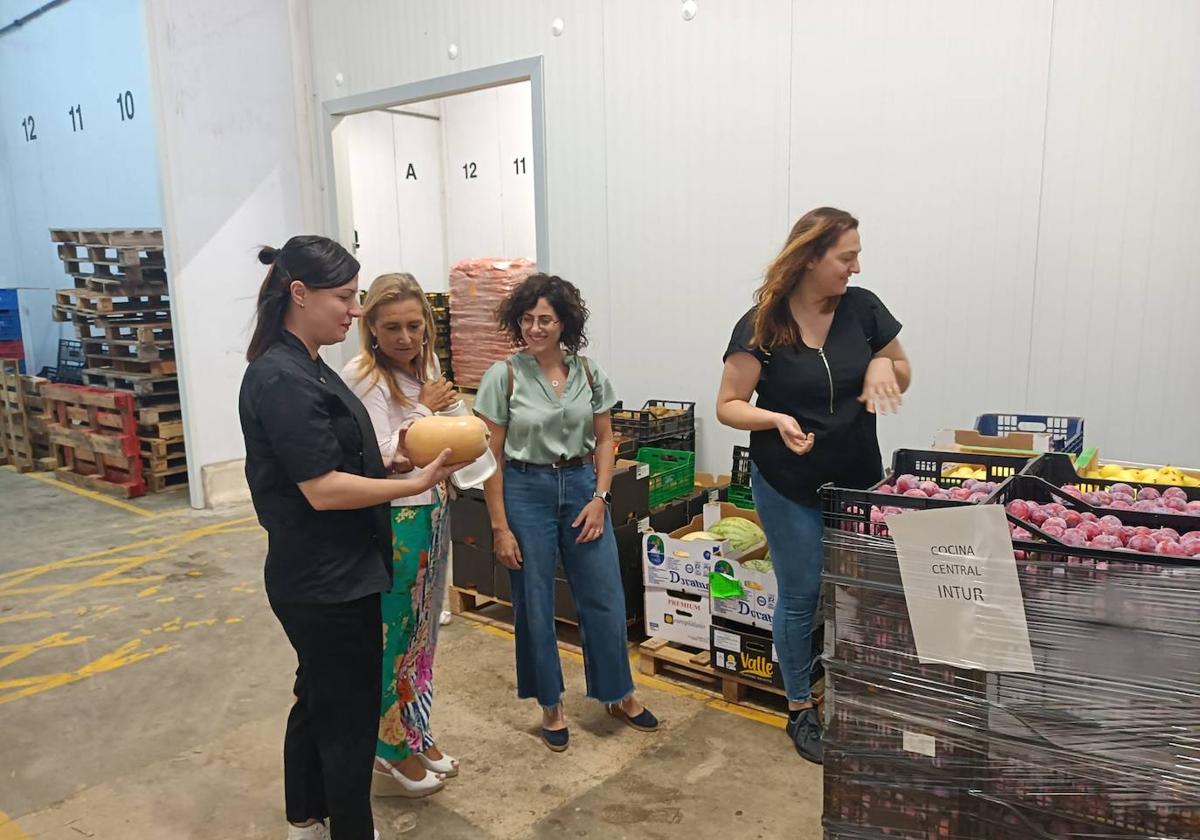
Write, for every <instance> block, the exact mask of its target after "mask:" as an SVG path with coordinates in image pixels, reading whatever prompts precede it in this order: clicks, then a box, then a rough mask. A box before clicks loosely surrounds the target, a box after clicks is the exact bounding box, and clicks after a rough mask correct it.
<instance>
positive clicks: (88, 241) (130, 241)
mask: <svg viewBox="0 0 1200 840" xmlns="http://www.w3.org/2000/svg"><path fill="white" fill-rule="evenodd" d="M50 241H51V242H59V243H75V244H78V245H107V246H110V247H122V248H126V247H129V248H161V247H163V234H162V230H160V229H156V228H51V229H50Z"/></svg>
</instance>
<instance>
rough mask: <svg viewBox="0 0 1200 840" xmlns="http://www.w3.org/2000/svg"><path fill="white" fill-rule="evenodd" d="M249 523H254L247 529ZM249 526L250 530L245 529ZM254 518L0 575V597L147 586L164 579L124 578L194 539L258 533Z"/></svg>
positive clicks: (48, 599)
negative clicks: (82, 574) (51, 577)
mask: <svg viewBox="0 0 1200 840" xmlns="http://www.w3.org/2000/svg"><path fill="white" fill-rule="evenodd" d="M249 523H255V524H254V525H253V526H249ZM248 526H249V527H248ZM258 530H259V528H258V525H257V521H256V519H255V517H253V516H247V517H241V518H239V519H231V520H228V521H225V522H214V523H211V524H209V525H204V526H202V527H200V528H193V529H191V530H188V531H183V532H180V533H178V534H169V535H166V536H162V537H151V538H149V539H144V540H139V541H137V542H133V543H129V544H127V545H123V546H117V547H114V548H108V549H103V550H100V551H93V552H89V553H87V554H81V555H78V556H75V557H68V558H66V559H64V560H54V561H51V562H49V563H42V564H39V565H36V566H30V567H27V568H24V569H15V570H12V571H8V572H4V573H2V574H0V597H4V596H13V595H44V596H45V597H43V598H42V601H41V603H48V602H51V601H55V600H58V599H60V598H70V597H74V596H77V595H78V594H79V593H80V592H82V591H84V590H87V589H93V588H98V587H102V586H117V585H133V584H142V585H145V584H149V583H155V582H158V581H161V580H163V579H165V577H166V576H165V575H143V576H138V577H127V576H123V575H125V574H126V573H127V572H129V571H131V570H132V569H135V568H137V567H139V566H143V565H148V564H151V563H154V562H157V561H159V560H163V559H165V558H167V557H170V556H172V555H173V554H174V553H175V552H177V551H178V550H179V549H181V548H183V547H184V546H186V545H189V544H191V543H193V542H196V541H197V540H201V539H204V538H206V537H211V536H215V535H226V534H238V533H246V532H253V531H258ZM93 566H97V567H105V566H108V567H110V568H109V569H108V570H107V571H104V572H101V573H99V574H97V575H94V576H92V577H89V578H86V579H84V580H79V581H72V582H69V583H59V584H41V585H33V586H27V585H26V584H29V583H30V582H32V581H35V580H36V579H37V578H39V577H42V576H43V575H47V574H49V573H51V572H57V571H61V570H64V569H80V568H91V567H93Z"/></svg>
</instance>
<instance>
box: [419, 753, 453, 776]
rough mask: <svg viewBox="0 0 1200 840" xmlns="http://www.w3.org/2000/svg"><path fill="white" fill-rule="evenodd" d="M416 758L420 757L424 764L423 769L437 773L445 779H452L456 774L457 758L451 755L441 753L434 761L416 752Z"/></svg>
mask: <svg viewBox="0 0 1200 840" xmlns="http://www.w3.org/2000/svg"><path fill="white" fill-rule="evenodd" d="M417 758H419V759H421V763H422V764H423V765H425V769H426V770H429V771H430V772H432V773H439V774H441V775H442V776H444V777H445V778H447V779H452V778H454V777H455V776H457V775H458V759H457V758H455V757H454V756H452V755H446V754H445V753H442V757H441V758H440V759H438V760H437V761H434V760H433V759H432V758H430V757H429V756H427V755H425V754H424V753H417Z"/></svg>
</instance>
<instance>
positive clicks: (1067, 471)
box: [1021, 452, 1200, 515]
mask: <svg viewBox="0 0 1200 840" xmlns="http://www.w3.org/2000/svg"><path fill="white" fill-rule="evenodd" d="M1021 472H1022V475H1033V476H1037V477H1038V478H1041V479H1044V480H1046V481H1048V482H1050V483H1051V484H1053V485H1056V486H1058V487H1061V486H1062V485H1064V484H1074V485H1075V486H1077V487H1078V488H1079V489H1080V490H1081V491H1083V492H1084V493H1092V492H1100V491H1109V490H1111V489H1112V487H1113V485H1115V484H1125V485H1128V486H1129V487H1132V488H1134V489H1135V490H1140V489H1141V488H1143V487H1149V488H1152V489H1154V490H1161V489H1162V488H1164V487H1179V489H1180V490H1182V491H1183V492H1184V493H1185V494H1187V497H1188V500H1189V501H1196V500H1198V499H1200V487H1184V486H1182V485H1176V484H1150V483H1148V482H1145V481H1122V480H1121V479H1117V478H1113V479H1109V478H1085V477H1084V476H1082V475H1080V474H1079V472H1078V471H1077V470H1076V469H1075V462H1074V461H1073V460H1072V458H1071V456H1070V455H1066V454H1063V453H1061V452H1050V453H1047V454H1045V455H1042V456H1041V457H1040V458H1036V459H1034V460H1033V461H1030V463H1029V465H1028V466H1027V467H1025V469H1024V470H1022V471H1021ZM1117 513H1118V515H1119V514H1120V511H1118V512H1117Z"/></svg>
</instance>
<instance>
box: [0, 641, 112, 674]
mask: <svg viewBox="0 0 1200 840" xmlns="http://www.w3.org/2000/svg"><path fill="white" fill-rule="evenodd" d="M92 638H93V637H92V636H77V637H75V638H73V639H72V638H71V634H70V632H65V633H54V634H53V635H50V636H46V637H45V638H44V639H38V640H37V641H36V642H28V643H26V644H23V645H0V653H7V654H8V655H7V656H0V668H7V667H8V666H9V665H12V664H14V663H16V662H20V661H21V660H22V659H26V658H28V657H30V656H33V654H35V653H37V652H38V651H39V650H52V649H53V648H60V647H74V646H75V645H81V644H83V643H84V642H86V641H89V640H91V639H92Z"/></svg>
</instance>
